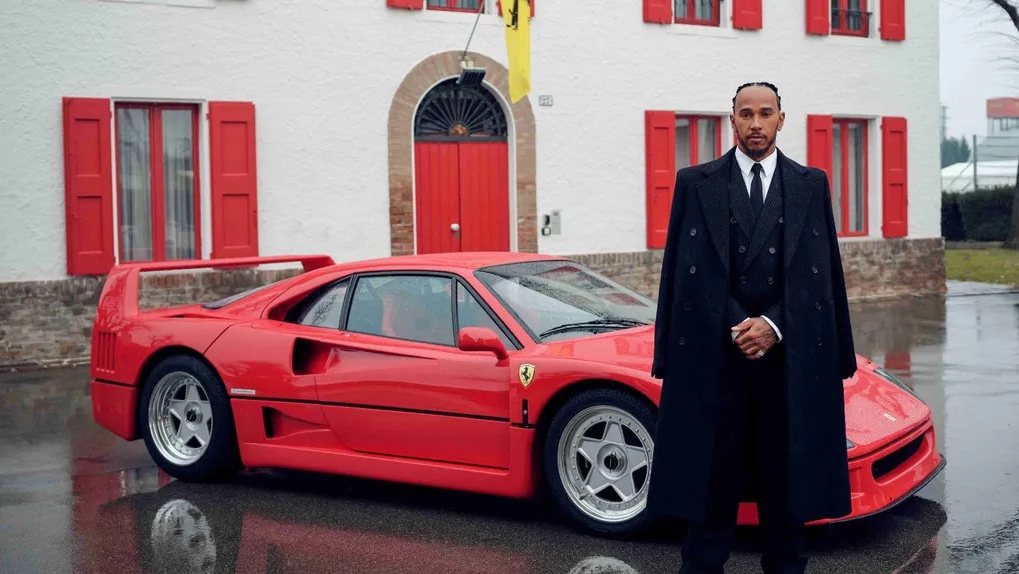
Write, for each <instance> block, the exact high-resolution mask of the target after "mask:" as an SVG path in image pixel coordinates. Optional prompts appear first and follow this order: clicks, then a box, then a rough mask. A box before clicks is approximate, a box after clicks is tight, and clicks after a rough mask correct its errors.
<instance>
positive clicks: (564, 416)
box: [543, 388, 657, 537]
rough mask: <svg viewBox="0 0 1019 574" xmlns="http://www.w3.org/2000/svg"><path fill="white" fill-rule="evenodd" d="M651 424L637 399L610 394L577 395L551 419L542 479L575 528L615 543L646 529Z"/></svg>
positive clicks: (651, 412) (652, 414)
mask: <svg viewBox="0 0 1019 574" xmlns="http://www.w3.org/2000/svg"><path fill="white" fill-rule="evenodd" d="M656 420H657V413H656V411H655V409H654V408H653V407H652V406H651V405H649V404H648V403H647V402H646V401H645V400H643V399H642V398H641V397H639V396H637V395H635V394H633V393H629V392H626V391H622V390H619V389H613V388H598V389H591V390H587V391H583V392H581V393H579V394H577V395H575V396H573V397H571V398H570V399H569V400H567V401H566V403H565V404H564V405H563V406H562V407H561V408H560V409H559V411H558V412H557V413H556V414H555V416H554V417H553V419H552V421H551V423H550V425H549V429H548V433H547V434H546V437H545V442H544V455H543V456H544V469H545V473H544V474H545V479H546V483H547V485H548V488H549V491H550V492H551V494H552V496H553V498H554V499H555V501H556V503H557V504H558V506H559V507H560V508H561V509H562V510H563V511H564V512H565V513H566V514H567V516H568V517H569V518H570V520H571V522H572V523H573V524H574V525H575V526H578V527H579V528H580V529H581V530H584V531H587V532H589V533H594V534H599V535H610V536H620V537H630V536H634V535H637V534H640V533H642V532H644V531H646V530H647V529H648V528H649V527H650V526H651V522H652V518H651V512H649V511H648V509H647V491H648V482H649V479H650V477H651V472H650V471H651V461H652V460H653V455H654V432H655V423H656ZM620 436H622V437H623V439H624V440H623V441H621V442H620V441H619V440H618V438H619V437H620ZM589 451H590V452H589ZM591 458H594V459H595V460H596V461H597V466H596V465H595V464H592V462H591V460H590V459H591ZM592 473H595V474H592ZM586 479H590V480H591V482H588V481H587V480H586ZM628 480H632V483H630V482H627V481H628ZM585 484H587V486H585ZM591 485H594V487H595V488H593V489H592V488H591ZM584 493H586V494H585V495H584V496H583V497H581V495H582V494H584Z"/></svg>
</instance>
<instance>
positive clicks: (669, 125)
mask: <svg viewBox="0 0 1019 574" xmlns="http://www.w3.org/2000/svg"><path fill="white" fill-rule="evenodd" d="M644 138H645V140H644V148H645V149H644V153H645V162H646V167H647V200H646V201H647V246H648V249H664V248H665V239H666V237H667V236H668V234H669V211H670V210H671V209H672V193H673V186H674V185H675V183H676V114H675V112H661V111H646V112H644Z"/></svg>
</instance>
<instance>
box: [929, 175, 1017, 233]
mask: <svg viewBox="0 0 1019 574" xmlns="http://www.w3.org/2000/svg"><path fill="white" fill-rule="evenodd" d="M1014 196H1015V188H1013V187H993V188H987V189H981V190H980V191H975V192H972V193H950V192H942V193H941V235H942V236H943V237H944V238H945V240H946V241H1004V240H1005V239H1006V238H1007V237H1008V228H1009V225H1011V222H1012V201H1013V198H1014Z"/></svg>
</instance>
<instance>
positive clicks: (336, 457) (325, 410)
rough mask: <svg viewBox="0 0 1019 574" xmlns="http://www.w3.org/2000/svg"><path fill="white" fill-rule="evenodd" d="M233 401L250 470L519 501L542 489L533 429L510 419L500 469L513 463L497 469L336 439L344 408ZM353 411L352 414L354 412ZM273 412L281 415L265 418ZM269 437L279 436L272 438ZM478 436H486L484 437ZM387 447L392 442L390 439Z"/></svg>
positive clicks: (439, 418) (425, 418) (439, 419)
mask: <svg viewBox="0 0 1019 574" xmlns="http://www.w3.org/2000/svg"><path fill="white" fill-rule="evenodd" d="M230 402H231V406H232V408H233V416H234V421H235V425H236V428H237V443H238V448H239V451H240V455H241V461H242V463H243V464H244V466H246V467H249V468H255V467H271V468H289V469H295V470H306V471H311V472H322V473H329V474H339V475H346V476H356V477H360V478H368V479H375V480H388V481H393V482H401V483H407V484H417V485H421V486H430V487H436V488H443V489H451V490H461V491H466V492H476V493H482V494H491V495H497V496H505V497H512V498H527V497H530V496H532V495H533V494H534V493H535V490H536V485H537V480H536V479H535V478H534V476H533V475H534V459H533V453H534V442H535V429H534V428H523V427H520V426H515V425H511V423H510V422H509V421H503V422H499V421H491V424H492V425H499V426H501V427H502V430H501V431H500V432H501V434H502V435H503V436H505V437H507V443H508V444H507V447H506V448H507V450H506V454H505V458H504V457H499V462H502V461H503V460H504V461H505V462H506V463H507V464H505V465H500V466H506V468H497V467H494V466H485V465H482V464H457V463H450V462H444V461H436V460H426V459H421V458H414V457H413V456H410V455H412V454H413V451H412V449H413V444H411V445H410V446H409V447H407V448H408V451H407V452H406V453H405V455H393V454H376V453H372V452H366V451H363V450H354V449H353V448H351V446H350V445H346V444H343V443H342V442H341V441H340V440H339V439H338V438H337V436H336V434H335V432H334V430H333V428H332V426H331V425H330V424H329V419H335V418H338V417H342V416H344V414H345V412H344V411H343V410H342V409H343V408H344V407H335V406H329V405H321V404H317V403H310V402H309V403H301V402H289V401H280V400H273V401H259V400H254V399H238V398H234V399H231V401H230ZM274 413H284V415H285V416H282V417H280V416H278V415H276V414H274ZM346 414H353V411H349V412H347V413H346ZM267 417H274V418H273V420H266V419H267ZM420 418H421V420H422V425H423V426H424V425H426V424H431V425H432V426H435V427H440V426H441V427H448V426H449V425H450V424H451V423H452V424H455V421H451V420H450V418H449V417H446V416H443V415H430V414H421V415H420ZM270 434H271V435H272V436H267V435H270ZM408 436H413V435H408ZM424 438H426V439H427V437H424ZM478 439H479V440H487V439H485V437H478ZM472 440H474V439H473V438H472ZM387 444H392V442H391V441H387ZM356 446H358V447H359V448H364V447H365V446H367V445H356ZM479 462H483V461H479Z"/></svg>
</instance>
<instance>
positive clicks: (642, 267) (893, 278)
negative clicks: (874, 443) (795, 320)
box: [571, 237, 946, 301]
mask: <svg viewBox="0 0 1019 574" xmlns="http://www.w3.org/2000/svg"><path fill="white" fill-rule="evenodd" d="M839 251H840V253H841V254H842V268H843V271H844V272H845V275H846V291H847V292H848V295H849V299H850V300H851V301H868V300H882V299H897V298H901V297H925V296H930V295H944V294H945V292H946V285H945V242H944V239H943V238H941V237H937V238H932V239H872V240H849V241H843V242H842V243H840V250H839ZM571 258H572V259H574V260H576V261H577V262H578V263H581V264H583V265H586V266H588V267H590V268H591V269H594V270H595V271H597V272H599V273H601V274H603V275H605V276H606V277H609V278H611V279H614V280H616V281H618V282H620V283H622V284H623V285H626V286H627V287H630V288H631V289H634V290H635V291H638V292H639V293H641V294H642V295H645V296H647V297H650V298H652V299H657V298H658V277H659V274H660V273H661V266H662V252H661V251H645V252H633V253H598V254H589V255H575V256H571Z"/></svg>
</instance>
